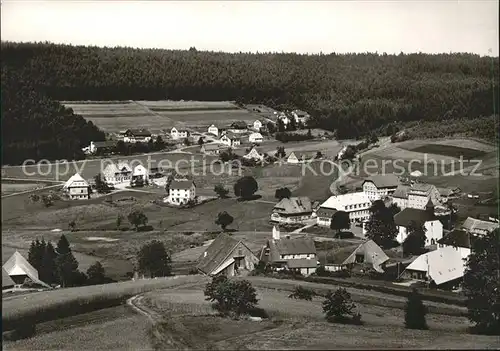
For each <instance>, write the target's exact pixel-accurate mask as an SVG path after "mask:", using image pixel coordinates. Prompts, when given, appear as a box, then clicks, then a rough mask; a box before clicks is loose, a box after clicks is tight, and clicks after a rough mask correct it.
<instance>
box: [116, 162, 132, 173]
mask: <svg viewBox="0 0 500 351" xmlns="http://www.w3.org/2000/svg"><path fill="white" fill-rule="evenodd" d="M117 168H118V172H132V168H130V165H129V164H128V163H127V162H118V165H117Z"/></svg>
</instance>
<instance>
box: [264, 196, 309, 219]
mask: <svg viewBox="0 0 500 351" xmlns="http://www.w3.org/2000/svg"><path fill="white" fill-rule="evenodd" d="M312 213H313V209H312V203H311V200H310V199H309V198H308V197H305V196H301V197H291V198H289V199H287V198H284V199H281V201H279V202H278V203H277V204H276V205H275V206H274V208H273V211H272V213H271V221H272V222H278V223H303V222H304V221H307V220H310V219H311V218H312Z"/></svg>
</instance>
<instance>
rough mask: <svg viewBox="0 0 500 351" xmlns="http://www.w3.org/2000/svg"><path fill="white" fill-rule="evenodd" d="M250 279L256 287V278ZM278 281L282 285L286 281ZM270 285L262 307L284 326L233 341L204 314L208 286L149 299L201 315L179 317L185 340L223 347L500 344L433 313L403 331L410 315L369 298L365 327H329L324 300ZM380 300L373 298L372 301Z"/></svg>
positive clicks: (226, 327) (362, 307)
mask: <svg viewBox="0 0 500 351" xmlns="http://www.w3.org/2000/svg"><path fill="white" fill-rule="evenodd" d="M249 278H251V279H250V280H251V281H252V284H254V285H255V284H256V283H255V281H254V277H249ZM272 280H273V279H269V281H272ZM275 281H276V280H275ZM277 282H278V283H277V284H279V282H280V280H278V281H277ZM267 283H268V282H267ZM295 284H296V282H295ZM317 285H318V286H319V285H320V284H317ZM264 286H265V285H264V284H263V285H261V286H260V287H258V289H257V291H258V298H259V307H261V308H263V309H264V310H265V311H266V312H267V313H268V314H269V315H270V316H271V317H272V318H273V319H274V320H275V321H276V322H277V321H280V323H276V322H275V324H274V326H273V325H269V324H265V325H264V326H263V330H262V331H258V337H256V335H255V334H256V331H253V330H252V332H249V333H244V334H247V335H241V334H243V333H242V332H241V330H244V329H245V328H243V325H242V328H238V329H239V331H234V332H233V337H231V338H230V339H227V336H226V335H227V334H229V331H232V330H233V329H232V328H233V325H232V324H231V323H230V324H228V323H227V321H226V323H224V320H222V319H220V318H218V317H207V316H200V315H204V314H205V315H206V314H209V313H210V311H211V309H210V306H209V303H208V302H206V301H205V300H204V296H203V291H202V290H203V288H202V287H198V288H181V289H178V290H163V291H153V292H150V293H147V294H146V296H147V299H146V300H147V301H148V303H149V306H150V307H151V308H153V309H154V310H155V311H160V312H162V313H169V311H171V310H182V311H183V313H190V314H193V315H197V316H191V317H182V318H177V319H176V320H175V324H176V325H178V324H180V325H183V326H184V327H186V328H182V330H184V331H185V333H184V335H183V337H184V338H186V337H189V334H188V333H187V331H190V332H191V333H192V337H193V338H195V339H198V338H199V339H205V340H210V341H211V342H212V343H215V347H216V348H217V349H238V348H240V347H243V345H245V346H246V347H247V348H251V349H283V348H293V349H332V348H354V347H362V348H368V347H372V348H373V347H382V348H387V347H391V348H408V347H412V348H415V347H416V348H428V347H435V345H436V344H435V341H434V339H435V338H437V337H438V336H439V335H443V334H444V335H446V338H445V339H440V341H441V342H440V347H448V348H453V347H455V348H457V347H459V348H475V347H478V346H479V345H480V346H479V347H483V348H494V347H496V346H497V344H496V341H497V339H496V338H495V337H484V336H474V335H468V334H466V332H465V330H466V328H467V327H468V321H467V320H466V319H465V318H464V317H453V316H449V315H446V316H444V315H439V314H430V315H428V318H427V320H428V323H429V326H430V328H431V330H429V331H410V330H406V329H404V327H403V325H404V312H403V311H402V310H401V309H399V308H393V307H384V306H377V305H373V304H371V303H370V300H369V299H365V301H366V302H364V303H360V302H358V303H357V305H358V310H359V311H360V312H361V314H362V316H363V320H364V321H365V325H364V326H349V325H340V324H329V323H326V322H324V319H323V313H322V309H321V301H322V300H321V298H314V299H313V301H311V302H308V301H303V300H291V299H288V298H287V295H288V293H289V292H288V291H283V290H275V289H268V288H266V287H264ZM293 286H294V285H292V284H290V285H289V287H288V290H289V291H290V290H291V289H293ZM329 288H332V287H331V286H329ZM377 298H378V297H372V298H371V301H375V300H377ZM355 301H356V299H355ZM239 323H242V324H243V323H244V322H239ZM266 323H269V322H266ZM250 325H251V324H248V326H250ZM185 329H187V331H186V330H185ZM252 329H253V328H252ZM205 334H207V335H205ZM208 334H210V335H212V336H209V335H208ZM172 336H174V337H175V335H172ZM333 340H334V341H333Z"/></svg>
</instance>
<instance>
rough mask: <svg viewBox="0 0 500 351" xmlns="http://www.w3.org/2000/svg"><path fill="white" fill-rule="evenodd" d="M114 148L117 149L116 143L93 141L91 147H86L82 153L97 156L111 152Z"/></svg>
mask: <svg viewBox="0 0 500 351" xmlns="http://www.w3.org/2000/svg"><path fill="white" fill-rule="evenodd" d="M114 147H116V142H115V141H111V140H108V141H91V142H90V145H89V146H87V147H84V148H83V149H82V151H83V152H84V153H85V154H87V155H90V154H95V153H97V152H99V151H111V150H112V149H113V148H114Z"/></svg>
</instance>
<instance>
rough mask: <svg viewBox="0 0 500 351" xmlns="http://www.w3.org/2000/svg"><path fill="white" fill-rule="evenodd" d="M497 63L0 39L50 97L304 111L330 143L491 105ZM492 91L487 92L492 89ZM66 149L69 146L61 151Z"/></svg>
mask: <svg viewBox="0 0 500 351" xmlns="http://www.w3.org/2000/svg"><path fill="white" fill-rule="evenodd" d="M498 63H499V62H498V58H494V59H492V58H489V57H480V56H478V55H472V54H440V55H429V54H399V55H386V54H383V55H379V54H370V53H364V54H345V55H338V54H329V55H322V54H321V55H300V54H290V53H263V54H251V53H236V54H230V53H221V52H200V51H194V50H191V51H187V50H186V51H180V50H157V49H154V50H153V49H132V48H121V47H117V48H98V47H85V46H69V45H55V44H48V43H36V44H35V43H32V44H27V43H26V44H20V43H9V42H4V43H2V72H3V71H4V70H5V69H6V68H7V69H8V70H9V71H14V72H15V73H16V74H17V75H18V76H19V77H20V81H21V82H27V81H29V82H32V83H33V85H34V87H35V89H36V91H38V92H41V93H46V94H48V96H50V97H51V98H52V99H55V100H129V99H136V100H141V99H145V100H157V99H172V100H180V99H184V100H213V101H215V100H235V101H237V102H238V103H259V104H266V105H269V106H271V107H273V108H276V109H280V110H284V109H294V108H298V109H302V110H305V111H308V112H309V113H310V114H311V115H312V116H313V119H312V121H311V122H312V123H311V127H319V128H324V129H326V130H330V131H334V130H336V131H337V137H338V138H353V137H358V136H366V135H367V134H369V132H370V131H373V130H376V129H377V128H380V127H381V126H384V125H387V124H389V123H391V122H409V121H417V120H424V121H443V124H446V123H449V121H450V120H455V119H469V118H477V117H481V116H491V115H492V114H493V101H492V100H493V98H495V100H496V105H495V106H498V94H497V93H494V91H496V92H498V81H499V79H498V72H499V71H498ZM493 86H494V87H495V90H492V89H493ZM68 149H69V148H68Z"/></svg>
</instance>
